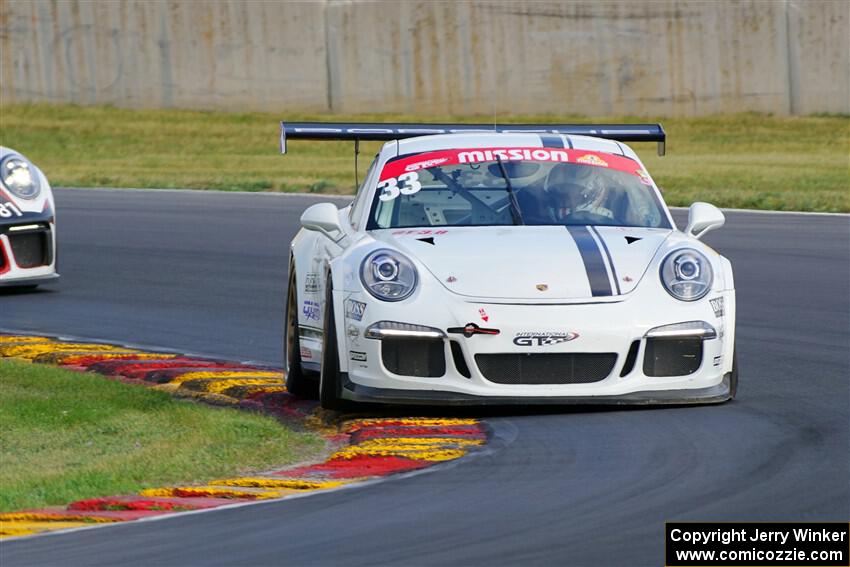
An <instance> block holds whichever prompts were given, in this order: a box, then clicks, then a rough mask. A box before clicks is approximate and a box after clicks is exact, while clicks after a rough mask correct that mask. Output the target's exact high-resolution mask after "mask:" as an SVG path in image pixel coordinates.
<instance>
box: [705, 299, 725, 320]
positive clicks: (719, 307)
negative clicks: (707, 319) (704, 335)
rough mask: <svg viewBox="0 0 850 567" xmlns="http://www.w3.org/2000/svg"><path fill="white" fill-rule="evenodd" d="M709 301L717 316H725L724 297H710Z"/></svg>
mask: <svg viewBox="0 0 850 567" xmlns="http://www.w3.org/2000/svg"><path fill="white" fill-rule="evenodd" d="M708 302H709V303H711V308H712V309H713V310H714V316H715V317H723V298H722V297H715V298H714V299H709V300H708Z"/></svg>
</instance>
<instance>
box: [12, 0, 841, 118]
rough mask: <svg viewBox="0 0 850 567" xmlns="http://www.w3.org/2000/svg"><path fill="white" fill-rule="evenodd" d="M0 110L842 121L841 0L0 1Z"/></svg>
mask: <svg viewBox="0 0 850 567" xmlns="http://www.w3.org/2000/svg"><path fill="white" fill-rule="evenodd" d="M0 26H2V33H0V66H2V68H0V81H2V82H1V83H0V97H2V102H3V103H11V102H23V101H32V102H73V103H78V104H87V105H88V104H114V105H118V106H128V107H181V108H200V109H207V108H220V109H228V110H237V111H249V110H269V111H276V112H281V113H285V112H326V111H332V112H352V113H355V112H419V113H439V114H446V113H452V114H485V115H486V114H491V113H492V112H494V111H496V112H498V113H499V114H500V115H505V114H518V113H528V114H531V113H534V114H539V113H577V114H590V115H602V114H609V115H610V114H630V115H703V114H717V113H728V112H741V111H748V110H751V111H759V112H773V113H777V114H809V113H813V112H840V113H848V112H850V2H847V1H845V0H834V1H831V0H787V1H780V0H776V1H760V0H740V1H737V2H720V1H696V0H681V1H670V2H649V1H648V2H631V1H625V0H622V1H620V0H617V1H609V2H597V1H591V0H579V1H574V2H539V1H530V0H526V1H517V2H483V1H480V2H366V1H337V0H325V1H317V2H267V1H239V0H215V1H202V0H194V1H166V0H161V1H153V0H140V1H132V0H125V1H110V0H102V1H101V0H98V1H82V0H26V1H24V0H4V1H3V2H2V4H0Z"/></svg>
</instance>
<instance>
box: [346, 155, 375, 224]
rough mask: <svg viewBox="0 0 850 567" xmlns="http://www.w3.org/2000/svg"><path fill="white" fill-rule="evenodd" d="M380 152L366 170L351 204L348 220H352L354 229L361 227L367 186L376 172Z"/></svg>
mask: <svg viewBox="0 0 850 567" xmlns="http://www.w3.org/2000/svg"><path fill="white" fill-rule="evenodd" d="M379 155H380V154H375V159H373V160H372V164H371V165H370V166H369V169H367V170H366V176H365V177H363V183H361V184H360V187H358V188H357V195H356V196H355V197H354V203H352V205H351V211H350V212H349V214H348V220H349V222H351V226H352V227H353V228H354V230H358V229H359V228H360V226H359V225H360V217H361V216H362V215H363V206H364V205H365V204H366V193H368V191H366V187H367V186H368V183H369V181H370V179H371V177H372V174H373V173H374V172H375V166H376V165H377V163H378V156H379Z"/></svg>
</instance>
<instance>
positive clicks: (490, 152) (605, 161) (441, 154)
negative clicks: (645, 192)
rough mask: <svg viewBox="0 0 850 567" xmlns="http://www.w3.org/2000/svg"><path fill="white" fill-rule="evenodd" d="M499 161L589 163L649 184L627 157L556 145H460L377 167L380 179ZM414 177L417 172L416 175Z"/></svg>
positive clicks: (632, 161)
mask: <svg viewBox="0 0 850 567" xmlns="http://www.w3.org/2000/svg"><path fill="white" fill-rule="evenodd" d="M498 159H501V160H502V161H545V162H562V163H575V164H579V165H592V166H595V167H605V168H609V169H615V170H618V171H623V172H625V173H629V174H631V175H635V176H637V177H638V178H639V179H640V180H641V182H642V183H643V184H644V185H651V184H652V182H651V181H650V179H649V175H647V173H646V171H644V170H643V168H642V167H641V166H640V164H639V163H638V162H636V161H634V160H633V159H631V158H627V157H624V156H616V155H613V154H608V153H604V152H591V151H587V150H570V149H560V148H540V147H537V148H460V149H451V150H440V151H436V152H425V153H421V154H416V155H413V156H409V157H404V158H401V159H397V160H395V161H391V162H389V163H388V164H387V165H385V166H384V169H383V171H381V177H380V179H381V181H384V180H387V179H398V178H400V177H401V176H406V177H407V176H409V175H407V174H410V173H414V172H416V171H419V170H422V169H428V168H431V167H444V166H451V165H464V164H474V163H484V162H493V161H497V160H498ZM417 177H418V176H417Z"/></svg>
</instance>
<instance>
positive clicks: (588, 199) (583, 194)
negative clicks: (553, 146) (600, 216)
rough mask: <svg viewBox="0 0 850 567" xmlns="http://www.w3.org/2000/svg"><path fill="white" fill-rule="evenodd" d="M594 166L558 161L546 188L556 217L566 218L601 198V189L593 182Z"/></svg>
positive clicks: (550, 172) (548, 177) (550, 171)
mask: <svg viewBox="0 0 850 567" xmlns="http://www.w3.org/2000/svg"><path fill="white" fill-rule="evenodd" d="M593 178H594V175H593V168H592V167H591V166H587V165H578V164H574V163H558V164H555V165H554V166H552V169H550V170H549V174H548V175H547V176H546V183H545V185H544V190H545V191H546V195H547V196H548V199H549V203H550V206H551V207H552V210H553V212H554V215H555V218H556V219H558V220H564V219H565V218H566V217H567V216H568V215H570V214H571V213H573V212H575V211H577V210H580V209H586V208H589V207H592V206H593V205H594V203H596V202H597V201H598V200H599V199H600V198H601V196H602V195H601V189H600V188H598V187H596V184H595V183H592V181H593Z"/></svg>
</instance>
